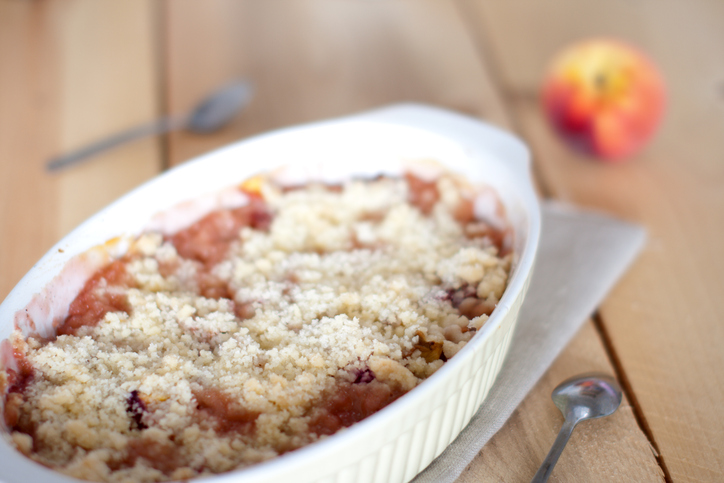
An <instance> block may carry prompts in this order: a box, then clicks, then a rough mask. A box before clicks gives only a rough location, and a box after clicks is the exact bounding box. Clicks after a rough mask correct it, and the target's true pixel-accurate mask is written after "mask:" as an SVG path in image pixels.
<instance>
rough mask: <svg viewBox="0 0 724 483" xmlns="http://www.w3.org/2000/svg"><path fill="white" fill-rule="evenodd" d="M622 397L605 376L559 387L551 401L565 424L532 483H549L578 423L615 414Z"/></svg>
mask: <svg viewBox="0 0 724 483" xmlns="http://www.w3.org/2000/svg"><path fill="white" fill-rule="evenodd" d="M622 397H623V396H622V393H621V387H620V386H619V385H618V383H617V382H616V381H615V380H614V379H613V378H612V377H611V376H607V375H605V374H586V375H582V376H576V377H574V378H571V379H568V380H566V381H563V382H562V383H561V384H560V385H559V386H558V387H556V388H555V389H554V390H553V394H551V398H553V403H554V404H555V405H556V406H558V409H560V410H561V412H562V413H563V416H564V417H565V418H566V420H565V422H564V423H563V426H562V427H561V430H560V432H559V433H558V437H557V438H556V440H555V442H554V443H553V447H552V448H551V450H550V452H549V453H548V456H546V459H545V460H544V461H543V464H542V465H541V466H540V468H539V469H538V472H537V473H536V474H535V476H534V477H533V479H532V480H531V483H544V482H546V481H548V477H549V476H550V475H551V471H553V467H554V466H555V464H556V462H557V461H558V457H559V456H560V455H561V453H562V452H563V447H564V446H565V445H566V443H567V442H568V438H570V437H571V433H573V428H575V427H576V425H577V424H578V423H580V422H581V421H583V420H586V419H594V418H601V417H603V416H608V415H610V414H613V412H614V411H616V409H618V407H619V405H620V404H621V399H622Z"/></svg>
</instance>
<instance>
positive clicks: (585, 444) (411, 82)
mask: <svg viewBox="0 0 724 483" xmlns="http://www.w3.org/2000/svg"><path fill="white" fill-rule="evenodd" d="M207 6H208V7H207ZM165 8H166V9H167V18H168V19H169V21H168V23H167V26H166V30H167V38H168V42H169V43H168V47H167V48H168V52H167V56H166V58H167V65H168V70H167V77H168V82H169V86H170V88H169V98H168V104H169V108H170V110H171V111H172V112H184V111H185V110H187V109H189V108H190V107H191V106H192V105H193V104H194V103H195V102H196V100H197V99H198V98H200V97H202V96H203V95H204V93H205V92H207V91H209V90H211V89H213V88H214V87H215V86H216V85H219V84H223V83H224V82H227V81H228V80H229V79H232V78H235V77H245V78H248V79H251V80H252V81H253V82H254V83H255V84H256V86H257V93H256V96H255V98H254V100H253V102H252V104H251V105H250V106H249V107H248V109H247V110H246V111H245V112H244V113H242V115H241V116H240V117H239V119H238V121H236V122H235V123H234V124H233V125H231V126H229V128H228V129H227V130H226V131H224V132H222V133H219V134H216V135H213V136H208V137H206V138H201V137H199V136H192V135H189V134H185V133H179V134H177V135H174V136H172V137H171V138H170V146H169V149H170V153H171V159H172V163H179V162H182V161H184V160H185V159H187V158H188V157H191V156H194V155H197V154H199V153H200V152H203V151H205V150H208V149H211V148H214V147H217V146H220V145H223V144H225V143H226V142H229V141H230V140H233V139H236V138H239V137H244V136H248V135H250V134H254V133H257V132H260V131H264V130H269V129H273V128H277V127H280V126H285V125H289V124H293V123H299V122H306V121H312V120H316V119H322V118H326V117H330V116H338V115H344V114H348V113H353V112H356V111H360V110H364V109H369V108H373V107H376V106H380V105H384V104H389V103H395V102H406V101H417V102H425V103H430V104H437V105H441V106H443V107H448V108H451V109H456V110H459V111H463V112H467V113H470V114H473V115H476V116H478V117H481V118H484V119H486V120H488V121H491V122H494V123H496V124H499V125H502V126H510V119H509V115H508V113H507V108H506V106H505V105H504V103H503V98H502V97H501V96H500V95H499V94H498V93H497V92H496V90H495V88H494V84H493V82H492V78H491V73H490V71H489V67H488V66H487V65H486V64H485V63H483V62H482V57H481V56H480V55H479V52H478V51H477V49H476V47H475V45H474V41H473V37H472V36H470V35H469V33H468V30H467V28H466V26H467V24H466V22H465V21H464V19H463V17H462V16H461V15H460V12H459V10H458V9H457V8H455V5H454V4H453V3H449V2H436V1H420V0H414V1H388V2H368V1H344V2H340V1H336V0H317V1H308V0H305V1H276V2H265V1H245V2H232V1H219V0H216V1H214V2H211V3H209V2H204V3H203V4H202V3H201V2H194V1H190V0H181V1H179V0H175V1H172V2H168V3H166V7H165ZM229 19H234V22H230V21H229ZM569 350H570V351H573V352H572V354H573V355H572V356H564V357H563V358H562V359H561V361H559V363H558V364H557V367H558V369H556V370H555V371H554V372H551V373H550V374H549V375H548V376H547V378H546V379H545V380H544V381H543V382H541V384H540V385H539V386H538V387H537V389H536V390H534V391H533V393H532V394H531V395H530V397H529V398H528V399H527V400H526V403H525V404H524V406H523V408H522V409H521V410H520V411H519V412H518V413H517V416H516V418H517V421H520V420H521V419H522V420H524V421H525V424H520V423H519V422H515V420H514V422H512V423H510V424H509V425H507V426H506V428H504V429H503V430H502V431H501V433H500V434H499V435H498V436H497V437H496V438H495V440H494V441H495V443H494V446H489V447H486V448H485V449H484V450H483V452H482V453H481V455H480V456H478V458H477V459H476V460H475V461H474V462H473V463H472V465H471V469H470V471H469V472H467V473H466V475H475V477H483V476H484V477H485V478H487V479H486V480H485V481H527V480H529V479H530V477H531V476H532V475H533V473H535V468H536V467H537V465H538V464H539V463H540V461H542V459H543V457H544V456H545V453H546V452H547V450H548V447H549V445H550V444H551V443H552V441H553V439H554V437H555V434H556V432H557V430H558V427H559V424H560V413H558V412H557V409H556V408H555V407H554V406H553V404H552V403H551V401H550V389H551V388H552V386H553V385H555V383H557V382H559V380H560V379H562V378H564V377H568V376H570V375H572V374H575V373H578V372H580V371H581V370H585V369H588V368H594V367H595V368H601V369H608V370H610V365H609V364H608V363H607V362H606V355H605V353H604V351H603V348H602V346H601V343H600V339H599V338H598V335H597V334H596V333H595V331H593V330H591V329H590V327H589V328H588V329H586V330H584V331H583V332H582V333H581V335H580V336H579V337H578V338H577V339H576V340H575V341H574V342H573V343H572V345H571V349H569ZM606 428H607V429H606V430H605V431H604V434H605V436H606V444H605V445H604V446H603V447H601V446H600V444H598V443H599V442H600V440H598V439H597V438H598V433H599V431H601V428H600V427H598V426H596V425H591V426H589V427H588V428H586V427H582V428H581V429H580V431H581V432H580V434H578V435H577V437H576V439H575V440H574V441H573V442H572V445H571V447H570V448H569V449H568V450H567V451H569V452H570V453H569V456H567V457H566V458H564V459H563V460H561V462H560V463H559V464H560V467H558V468H557V469H556V474H557V475H558V477H560V478H562V479H563V480H562V481H585V480H580V479H579V480H576V478H578V477H580V476H581V475H584V476H591V477H592V480H589V481H602V480H599V479H597V477H598V476H600V475H603V477H605V478H608V479H606V480H605V481H622V480H620V479H619V480H617V479H616V478H615V475H622V474H629V473H630V474H632V475H635V476H641V478H640V480H639V481H660V479H661V478H660V469H659V468H658V466H657V464H656V460H655V458H654V456H653V454H652V453H651V450H650V448H649V446H648V444H647V442H646V438H645V436H644V435H643V433H642V432H641V431H640V429H639V428H638V426H637V425H636V422H635V421H634V419H633V418H632V417H631V414H630V410H629V409H625V410H624V411H622V412H621V413H620V414H619V415H617V416H616V417H615V418H612V419H611V420H610V421H608V422H607V423H606ZM577 431H579V430H577ZM617 438H620V439H621V440H620V441H617ZM613 441H617V443H616V444H613ZM586 456H591V457H593V458H595V459H596V460H595V462H593V463H586V464H584V465H583V466H581V461H583V460H584V459H585V457H586ZM632 467H635V468H634V469H633V470H632ZM606 468H607V470H606V471H604V469H606ZM631 471H633V472H631ZM466 475H463V477H462V479H461V481H474V478H471V477H470V476H466Z"/></svg>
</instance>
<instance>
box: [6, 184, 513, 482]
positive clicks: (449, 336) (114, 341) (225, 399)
mask: <svg viewBox="0 0 724 483" xmlns="http://www.w3.org/2000/svg"><path fill="white" fill-rule="evenodd" d="M253 184H254V189H249V186H250V185H249V184H244V185H242V190H243V191H244V193H245V195H246V198H247V203H246V204H245V205H243V206H241V207H238V208H235V209H224V210H217V211H214V212H212V213H210V214H208V215H207V216H206V217H204V218H203V219H201V220H199V221H197V222H196V223H194V224H192V225H191V226H189V227H187V228H185V229H183V230H181V231H179V232H177V233H175V234H173V235H170V236H162V235H160V234H158V233H147V234H144V235H142V236H140V237H139V238H138V239H137V240H136V241H135V243H134V245H133V247H132V249H131V250H130V251H129V253H128V254H127V255H125V256H124V257H123V258H122V259H120V260H116V261H114V262H113V263H111V264H110V265H109V266H107V267H105V268H103V269H102V270H100V271H98V272H97V273H96V274H95V275H94V276H93V277H92V278H91V279H90V280H88V282H87V283H86V284H85V287H84V288H83V290H82V291H81V293H80V294H78V296H77V297H76V299H75V300H74V302H73V303H72V304H71V306H70V308H69V310H68V316H67V318H66V319H65V321H64V323H63V324H62V325H60V326H59V327H58V328H57V336H56V337H54V338H53V339H52V340H46V339H41V338H38V337H33V336H29V337H27V338H23V337H22V336H21V335H20V334H19V332H16V334H15V335H14V338H13V341H12V342H13V347H14V352H15V357H16V359H17V361H18V370H17V371H7V372H6V373H3V374H2V375H0V383H2V384H0V386H3V385H4V386H6V388H7V391H6V392H7V394H6V397H5V405H4V421H5V424H6V426H7V428H8V429H9V434H10V438H11V440H12V443H13V444H14V445H15V446H16V447H17V449H18V450H19V451H21V452H22V453H24V454H25V455H27V456H28V457H30V458H32V459H33V460H35V461H37V462H39V463H41V464H43V465H46V466H48V467H50V468H53V469H56V470H57V471H60V472H62V473H64V474H67V475H72V476H75V477H77V478H81V479H86V480H92V481H111V482H131V481H133V482H150V481H165V480H170V479H188V478H193V477H197V476H201V475H209V474H214V473H220V472H225V471H229V470H232V469H235V468H242V467H246V466H249V465H252V464H254V463H258V462H261V461H265V460H268V459H270V458H273V457H275V456H278V455H281V454H283V453H286V452H288V451H292V450H295V449H297V448H300V447H302V446H305V445H307V444H310V443H312V442H314V441H317V440H319V439H320V438H324V437H326V436H328V435H331V434H334V433H335V432H337V431H339V430H341V429H342V428H345V427H348V426H350V425H352V424H354V423H356V422H358V421H360V420H362V419H364V418H365V417H367V416H369V415H371V414H373V413H374V412H376V411H378V410H380V409H382V408H383V407H385V406H386V405H388V404H390V403H392V402H393V401H394V400H395V399H397V398H399V397H401V396H402V395H404V394H405V393H406V392H408V391H410V390H411V389H413V388H414V387H415V386H416V385H418V384H419V383H421V382H422V381H423V380H425V379H426V378H427V377H429V376H430V375H432V374H433V373H434V372H435V371H436V370H438V369H439V368H440V367H441V366H442V365H443V363H444V362H445V361H446V360H447V359H449V358H451V357H453V356H454V355H455V354H456V353H457V352H458V351H459V350H460V349H461V348H462V347H463V346H464V345H465V344H466V343H467V342H468V341H469V340H470V338H471V337H473V335H474V334H475V332H476V331H477V330H479V329H480V328H481V327H482V326H483V324H485V322H486V320H487V318H488V316H489V315H490V313H491V312H492V310H493V309H494V308H495V306H496V304H497V303H498V300H499V299H500V297H501V295H502V293H503V290H504V288H505V286H506V282H507V278H508V273H509V271H510V262H511V255H510V253H509V252H510V250H509V246H510V236H509V235H510V232H509V230H508V229H505V228H502V227H499V226H493V225H492V224H491V223H489V222H486V221H481V220H478V219H476V218H475V216H474V212H475V206H474V204H475V203H474V198H475V196H476V191H475V190H473V188H472V187H470V186H469V185H467V184H465V183H464V182H463V181H461V180H459V179H458V178H456V177H455V176H454V175H452V174H447V173H445V174H442V175H440V176H439V177H437V178H436V179H434V180H425V179H422V178H419V177H417V176H415V175H413V174H409V173H408V174H406V175H405V176H404V177H403V178H399V179H397V178H386V177H381V178H377V179H374V180H351V181H349V182H346V183H344V184H343V185H339V186H328V185H322V184H308V185H304V186H299V187H295V188H282V187H280V186H278V185H277V184H275V183H274V182H273V181H271V180H270V179H266V178H262V181H258V180H257V182H256V183H253ZM3 378H4V381H3V380H2V379H3Z"/></svg>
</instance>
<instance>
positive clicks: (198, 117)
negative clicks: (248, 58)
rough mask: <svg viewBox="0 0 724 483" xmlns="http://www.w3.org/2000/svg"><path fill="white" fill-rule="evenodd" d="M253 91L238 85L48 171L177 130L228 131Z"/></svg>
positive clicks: (58, 161) (65, 158)
mask: <svg viewBox="0 0 724 483" xmlns="http://www.w3.org/2000/svg"><path fill="white" fill-rule="evenodd" d="M251 93H252V87H251V84H250V83H249V82H234V83H232V84H228V85H226V86H224V87H222V88H220V89H219V90H217V91H216V92H213V93H212V94H211V95H209V96H208V97H207V98H205V99H204V100H203V101H201V102H200V103H199V104H198V105H197V106H196V107H195V108H194V109H193V110H192V111H191V112H190V113H189V114H188V115H186V116H181V117H165V118H162V119H159V120H157V121H154V122H151V123H149V124H144V125H141V126H137V127H134V128H132V129H129V130H128V131H124V132H121V133H118V134H115V135H113V136H111V137H108V138H106V139H103V140H101V141H98V142H95V143H93V144H90V145H88V146H86V147H84V148H81V149H79V150H77V151H75V152H72V153H69V154H65V155H62V156H58V157H56V158H53V159H51V160H50V161H49V162H48V166H47V169H48V171H58V170H59V169H61V168H65V167H67V166H70V165H71V164H75V163H77V162H78V161H81V160H84V159H87V158H90V157H91V156H95V155H96V154H98V153H100V152H102V151H105V150H106V149H110V148H114V147H116V146H119V145H121V144H124V143H127V142H129V141H134V140H136V139H139V138H142V137H146V136H153V135H158V134H163V133H166V132H169V131H175V130H177V129H186V130H188V131H191V132H193V133H198V134H206V133H211V132H214V131H216V130H218V129H221V128H222V127H224V126H225V125H226V124H227V123H228V122H229V121H231V120H232V119H233V118H234V117H235V116H236V114H237V113H238V112H239V111H240V110H241V109H242V108H243V107H245V106H246V105H247V104H248V103H249V100H250V99H251Z"/></svg>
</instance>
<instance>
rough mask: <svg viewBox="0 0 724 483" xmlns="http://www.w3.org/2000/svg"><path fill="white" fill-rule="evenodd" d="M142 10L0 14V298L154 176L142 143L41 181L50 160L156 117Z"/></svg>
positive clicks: (46, 8) (56, 6)
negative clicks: (53, 249) (94, 217)
mask: <svg viewBox="0 0 724 483" xmlns="http://www.w3.org/2000/svg"><path fill="white" fill-rule="evenodd" d="M152 22H153V10H152V4H151V3H150V2H149V1H148V0H132V1H128V2H95V1H93V0H80V1H72V2H71V1H60V2H2V3H1V4H0V66H2V67H0V69H2V70H1V71H0V104H1V105H3V110H2V112H0V180H1V181H0V183H2V185H0V186H1V187H0V199H1V200H2V201H1V202H0V227H1V229H2V231H1V232H0V273H1V274H2V275H0V297H3V298H4V296H5V295H6V294H7V293H8V291H9V290H10V289H11V288H12V286H13V285H15V283H17V281H18V280H19V279H20V277H21V276H22V275H23V274H24V273H25V272H26V271H27V270H28V269H29V268H30V267H31V266H32V264H33V263H34V262H35V261H37V259H38V258H39V257H40V256H41V255H42V254H43V253H44V252H45V251H46V250H47V249H48V248H50V246H51V245H52V244H53V243H55V242H56V241H57V240H58V239H59V238H61V237H62V236H63V235H64V234H65V233H67V232H68V231H69V230H70V229H72V228H73V227H74V226H76V225H77V224H78V223H79V222H81V221H82V220H84V219H85V218H87V217H88V216H89V215H90V214H92V213H94V212H95V211H97V210H98V209H100V208H101V207H103V206H104V205H106V204H107V203H108V202H110V201H112V200H113V199H115V198H117V197H118V196H119V195H121V194H123V193H125V192H126V191H128V190H129V189H130V188H132V187H134V186H136V185H137V184H139V183H140V182H142V181H143V180H145V179H147V178H149V177H151V176H153V175H154V174H156V173H157V172H158V171H159V169H160V165H161V163H160V154H159V149H158V146H157V142H156V141H154V140H145V141H140V142H137V143H134V144H132V145H128V146H126V147H122V148H119V149H117V150H115V151H111V152H108V153H107V154H105V155H102V156H99V157H97V158H96V159H94V160H93V161H92V162H89V163H87V164H84V165H80V166H77V167H74V168H71V169H68V170H67V171H65V172H62V173H59V174H56V175H51V174H48V173H47V172H46V171H45V163H46V162H47V161H48V159H49V158H50V157H51V156H53V155H55V154H58V153H62V152H66V151H68V150H70V149H73V148H77V147H79V146H82V145H84V144H85V143H88V142H91V141H94V140H96V139H98V138H100V137H103V136H106V135H109V134H112V133H115V132H116V131H118V130H120V129H124V128H128V127H131V126H133V125H136V124H138V123H140V122H148V121H150V120H151V119H153V118H155V117H156V116H157V115H158V112H159V110H158V103H157V100H158V96H157V85H156V82H157V74H156V70H155V67H154V52H155V40H154V34H153V29H152Z"/></svg>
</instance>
